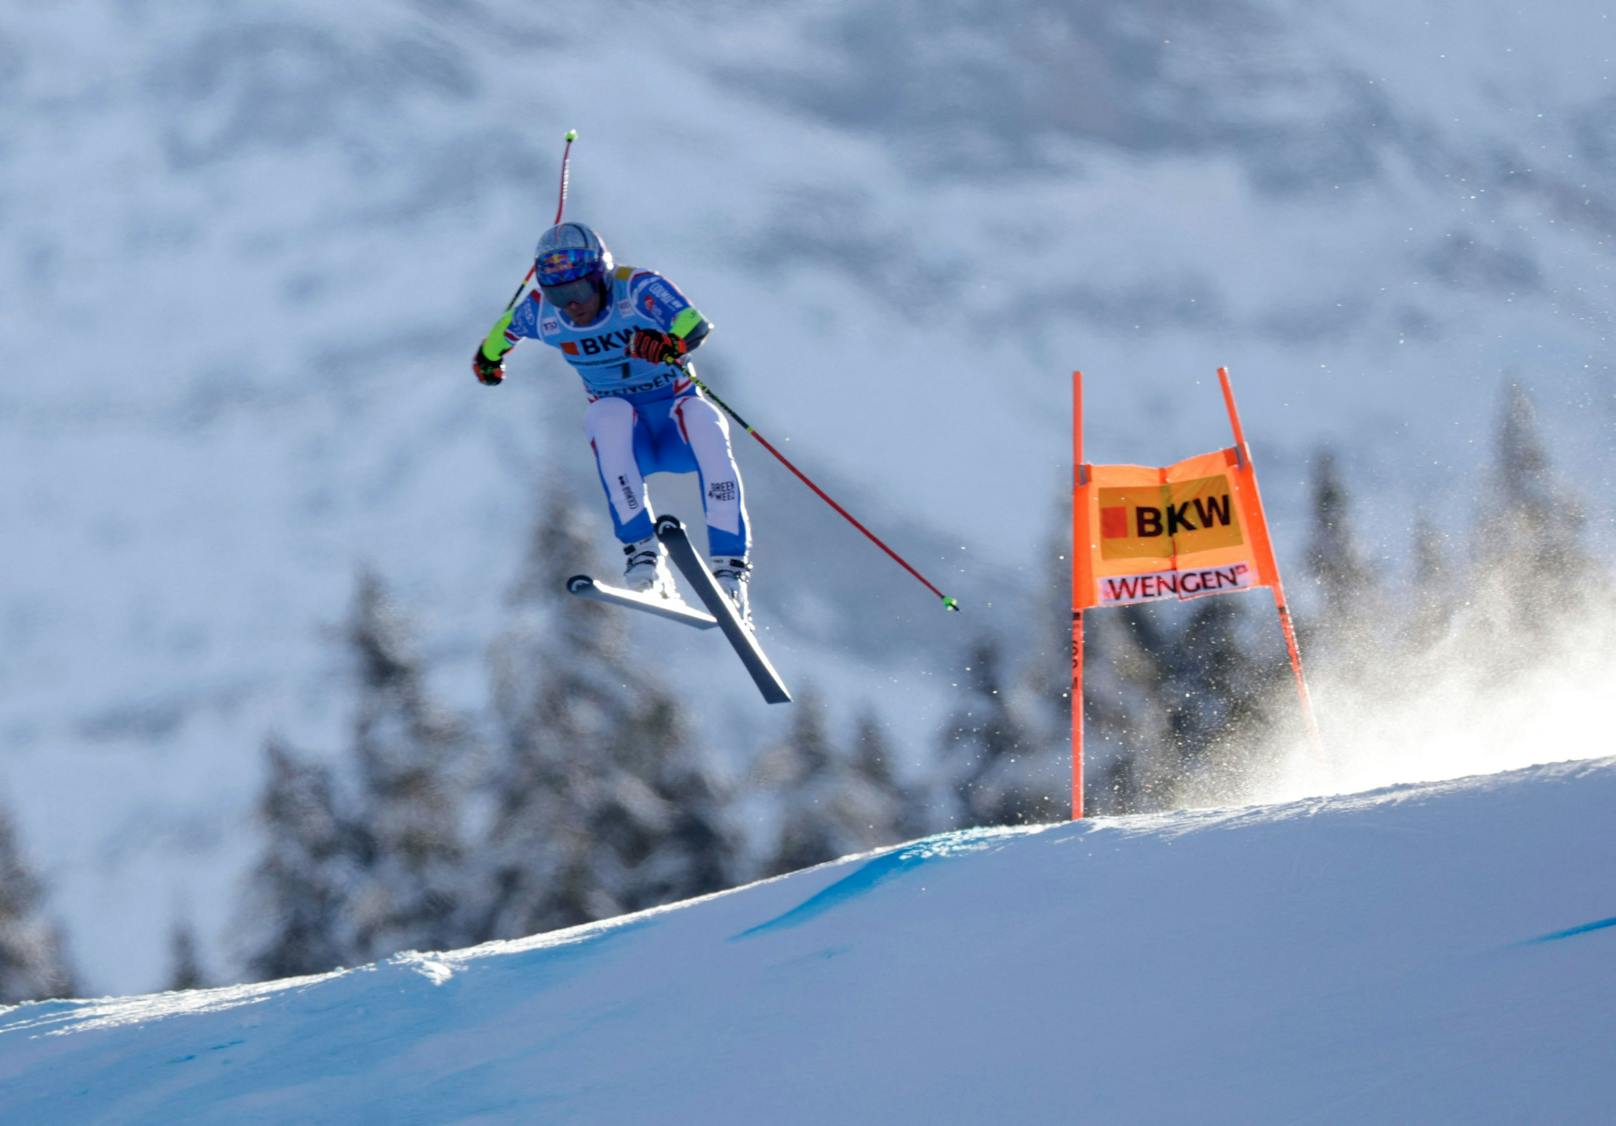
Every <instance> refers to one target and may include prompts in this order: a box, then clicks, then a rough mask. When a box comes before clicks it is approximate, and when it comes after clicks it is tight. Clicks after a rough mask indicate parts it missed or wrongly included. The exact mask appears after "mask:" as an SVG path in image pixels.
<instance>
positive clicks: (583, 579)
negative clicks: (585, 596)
mask: <svg viewBox="0 0 1616 1126" xmlns="http://www.w3.org/2000/svg"><path fill="white" fill-rule="evenodd" d="M594 585H595V580H594V579H592V578H590V577H589V576H588V575H574V576H572V578H570V579H568V580H567V593H568V594H577V593H578V592H579V591H580V590H588V589H589V588H590V587H592V586H594Z"/></svg>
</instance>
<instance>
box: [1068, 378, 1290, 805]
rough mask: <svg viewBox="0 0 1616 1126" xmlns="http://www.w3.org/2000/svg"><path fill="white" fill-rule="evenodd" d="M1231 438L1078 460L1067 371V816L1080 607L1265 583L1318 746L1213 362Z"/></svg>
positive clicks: (1079, 741)
mask: <svg viewBox="0 0 1616 1126" xmlns="http://www.w3.org/2000/svg"><path fill="white" fill-rule="evenodd" d="M1218 380H1219V382H1220V383H1221V384H1222V387H1223V401H1224V405H1225V406H1226V407H1227V408H1228V412H1229V424H1230V427H1231V429H1232V430H1233V432H1234V440H1235V444H1234V445H1233V446H1231V447H1229V448H1227V449H1222V450H1215V451H1213V452H1212V453H1207V454H1200V455H1197V456H1195V457H1191V458H1186V459H1185V460H1183V461H1180V462H1176V463H1174V464H1173V465H1169V466H1166V467H1162V468H1155V467H1147V466H1139V465H1089V464H1087V463H1085V462H1084V461H1083V373H1082V372H1073V373H1072V466H1073V474H1072V545H1073V550H1072V696H1071V707H1072V818H1073V820H1076V819H1078V818H1080V817H1082V816H1083V612H1084V611H1085V610H1087V609H1089V608H1091V607H1095V606H1120V605H1128V604H1131V603H1136V602H1150V601H1158V600H1162V599H1177V600H1180V601H1183V600H1187V599H1191V598H1202V597H1206V596H1208V595H1213V594H1224V593H1230V592H1233V591H1238V590H1253V589H1256V588H1257V587H1267V588H1268V589H1269V590H1271V591H1272V592H1273V596H1274V605H1275V606H1276V607H1277V609H1278V611H1279V620H1280V627H1281V629H1282V631H1283V633H1284V636H1285V647H1286V650H1287V651H1288V653H1289V655H1290V661H1291V670H1292V672H1293V674H1294V675H1295V679H1296V690H1297V695H1298V698H1299V700H1300V702H1301V706H1302V714H1303V719H1304V721H1305V723H1306V725H1307V729H1308V734H1309V736H1310V738H1311V740H1312V742H1313V746H1314V748H1315V750H1316V751H1317V750H1319V749H1320V747H1321V740H1320V737H1319V731H1318V724H1317V722H1316V721H1315V719H1314V716H1313V704H1312V699H1311V697H1310V696H1309V693H1308V690H1307V680H1306V678H1305V677H1304V676H1303V674H1302V656H1301V651H1300V649H1299V647H1298V645H1297V642H1296V630H1295V627H1294V625H1293V624H1292V621H1291V615H1290V610H1289V608H1288V607H1287V605H1286V603H1285V588H1284V584H1283V583H1282V582H1281V581H1280V576H1279V564H1278V562H1277V561H1276V559H1275V557H1274V548H1273V540H1272V537H1271V536H1270V535H1269V531H1268V520H1267V516H1266V514H1265V513H1264V511H1263V504H1262V495H1261V493H1260V492H1259V491H1258V489H1257V474H1256V470H1255V468H1254V467H1253V465H1252V461H1251V450H1250V448H1249V447H1248V446H1247V445H1246V439H1245V432H1244V429H1243V428H1242V427H1241V424H1240V415H1239V412H1238V410H1237V409H1236V407H1235V401H1234V390H1233V387H1232V386H1231V385H1230V382H1229V370H1228V369H1227V368H1219V369H1218Z"/></svg>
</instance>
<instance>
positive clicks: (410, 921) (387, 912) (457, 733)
mask: <svg viewBox="0 0 1616 1126" xmlns="http://www.w3.org/2000/svg"><path fill="white" fill-rule="evenodd" d="M347 644H348V649H349V653H350V655H351V658H352V660H353V664H354V666H355V667H354V673H355V676H356V678H357V683H358V704H357V709H356V715H355V722H354V743H353V755H354V762H355V765H356V766H357V770H358V794H357V812H356V829H357V840H358V845H359V857H358V861H359V879H358V880H357V882H356V883H355V885H354V886H353V888H352V889H351V890H350V896H349V904H348V911H349V912H350V915H351V923H352V926H353V933H354V940H355V944H356V946H355V949H354V951H353V956H354V957H355V958H357V959H359V960H361V961H369V960H373V959H376V958H383V957H386V956H388V955H390V954H393V953H396V952H398V951H399V950H403V949H411V948H414V949H428V950H438V949H445V948H448V947H453V946H458V945H463V944H464V943H465V941H467V940H468V938H469V936H468V933H467V930H466V929H465V927H464V920H463V910H462V904H461V896H462V894H463V892H464V889H465V879H464V865H465V849H464V846H463V843H462V839H461V818H462V815H463V810H464V806H465V801H464V782H465V778H464V773H463V771H462V762H461V759H462V754H463V752H464V750H465V735H464V733H463V731H462V728H461V726H460V725H459V724H458V723H456V722H455V721H454V720H453V719H452V718H451V717H450V716H448V715H447V714H446V713H445V712H443V711H442V710H441V709H440V708H439V707H437V706H436V705H435V704H434V703H433V701H432V700H431V699H430V698H429V696H428V693H427V690H426V686H425V683H424V675H423V673H422V670H421V667H420V663H419V661H418V659H417V658H416V656H415V655H414V653H413V652H411V649H410V644H409V639H408V635H407V630H406V626H405V623H404V621H403V620H402V618H401V616H400V615H399V613H398V612H397V610H396V609H395V608H394V606H393V605H392V604H391V602H390V600H389V598H388V596H387V592H386V590H385V589H384V588H383V586H382V583H381V581H380V580H379V579H378V578H377V577H376V576H375V575H374V574H371V573H368V572H367V573H365V574H363V575H361V577H360V580H359V588H358V593H357V597H356V604H355V607H354V612H353V617H352V619H351V621H350V622H349V626H348V630H347Z"/></svg>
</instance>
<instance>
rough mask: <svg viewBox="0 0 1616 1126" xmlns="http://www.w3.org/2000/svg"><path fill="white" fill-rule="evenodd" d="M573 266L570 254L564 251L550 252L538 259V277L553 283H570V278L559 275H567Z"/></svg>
mask: <svg viewBox="0 0 1616 1126" xmlns="http://www.w3.org/2000/svg"><path fill="white" fill-rule="evenodd" d="M573 266H574V262H573V256H572V255H571V254H569V253H567V252H566V251H565V250H552V251H550V253H548V254H546V255H545V256H544V257H542V258H540V259H539V276H540V277H543V278H549V279H552V280H555V281H570V280H571V278H570V277H562V276H561V275H563V274H569V273H570V272H571V270H572V268H573Z"/></svg>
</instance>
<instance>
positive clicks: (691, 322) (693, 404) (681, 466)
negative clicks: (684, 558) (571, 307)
mask: <svg viewBox="0 0 1616 1126" xmlns="http://www.w3.org/2000/svg"><path fill="white" fill-rule="evenodd" d="M607 280H608V282H609V290H610V292H609V293H608V295H607V299H606V301H605V302H604V303H603V304H602V306H601V311H600V314H599V316H597V317H596V319H595V321H594V323H593V324H588V325H575V324H573V323H572V322H571V321H569V320H568V319H567V316H566V314H565V313H564V312H562V311H561V310H559V309H557V308H555V307H554V306H552V305H550V304H549V303H548V302H546V301H545V300H544V299H543V296H542V295H541V294H540V292H539V291H538V290H533V291H532V292H530V293H529V294H528V295H527V296H526V297H525V298H524V299H523V300H522V302H521V303H520V304H519V305H518V306H517V307H516V308H515V309H514V310H512V311H511V312H509V313H507V314H505V316H503V317H501V318H500V319H499V321H498V322H496V323H495V325H494V327H493V329H492V330H491V331H490V332H489V334H488V337H487V339H485V340H484V342H483V354H484V355H486V356H487V357H488V358H489V359H496V360H497V359H499V358H500V357H501V356H503V355H504V354H505V353H506V352H508V351H509V350H510V349H511V348H513V347H515V346H516V344H517V342H518V341H520V340H522V339H523V338H528V339H533V340H540V341H543V342H544V343H546V344H548V345H550V346H551V347H553V348H557V349H560V351H561V354H562V355H563V356H564V357H565V358H566V360H567V362H568V363H569V364H571V365H572V367H573V370H574V371H576V372H577V373H578V376H579V378H581V379H582V380H583V383H584V389H585V390H586V391H587V392H588V393H589V407H588V408H587V409H586V410H585V411H584V431H585V433H586V434H588V436H589V443H590V446H591V447H592V448H593V449H594V452H595V467H596V469H597V471H598V472H599V474H600V484H601V488H602V489H604V490H605V491H606V500H607V502H608V505H609V506H610V509H611V514H612V526H613V528H614V530H615V531H616V533H617V538H618V539H619V540H621V541H623V542H624V543H636V542H638V541H640V540H643V539H646V538H647V537H649V536H651V535H652V534H653V530H652V522H653V520H654V516H653V514H652V511H651V502H650V496H649V494H648V492H647V490H646V487H645V476H646V475H647V474H651V473H696V474H697V475H698V478H699V480H700V482H701V496H702V509H703V515H704V516H705V517H706V521H707V546H708V550H709V552H710V554H711V555H712V556H714V557H719V556H725V557H729V558H736V559H745V558H747V555H748V552H749V550H750V548H751V531H750V528H749V526H748V523H747V518H746V499H745V496H744V493H743V491H742V488H741V474H740V470H739V469H738V468H737V467H736V465H735V455H734V452H733V451H732V450H731V448H730V441H729V423H728V421H727V420H726V419H725V418H724V415H723V414H722V413H721V412H720V411H719V410H718V409H717V408H716V407H715V406H714V405H713V404H712V403H711V402H710V401H708V399H707V398H706V397H705V396H704V395H702V394H701V392H700V389H699V388H697V387H696V385H695V384H694V383H692V382H691V381H690V378H689V376H688V375H686V374H685V372H684V371H683V370H681V369H680V368H678V367H673V366H670V365H667V364H657V363H652V362H650V361H648V360H642V359H638V358H636V357H634V356H631V355H629V354H628V346H629V343H630V341H632V340H633V338H634V330H635V329H639V328H644V329H651V330H655V331H657V332H662V333H667V334H669V335H671V336H675V337H678V338H679V339H681V340H684V341H685V342H686V344H687V346H688V347H690V348H694V347H695V346H696V345H697V344H699V343H701V341H702V339H703V338H705V336H706V335H707V333H708V331H709V330H710V329H711V328H712V326H711V325H710V324H709V323H708V322H707V320H706V319H705V318H704V317H703V316H702V315H701V314H700V313H699V312H697V311H696V309H695V307H694V306H692V305H691V304H690V302H689V301H687V300H686V299H685V296H684V294H682V293H680V292H679V290H678V289H677V288H675V287H674V285H673V283H672V282H670V281H668V280H667V279H666V278H664V277H662V276H661V275H659V274H655V273H652V272H651V271H650V270H639V269H635V268H634V267H632V266H621V267H619V268H618V269H616V270H614V271H612V273H611V274H610V275H609V276H608V279H607Z"/></svg>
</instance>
